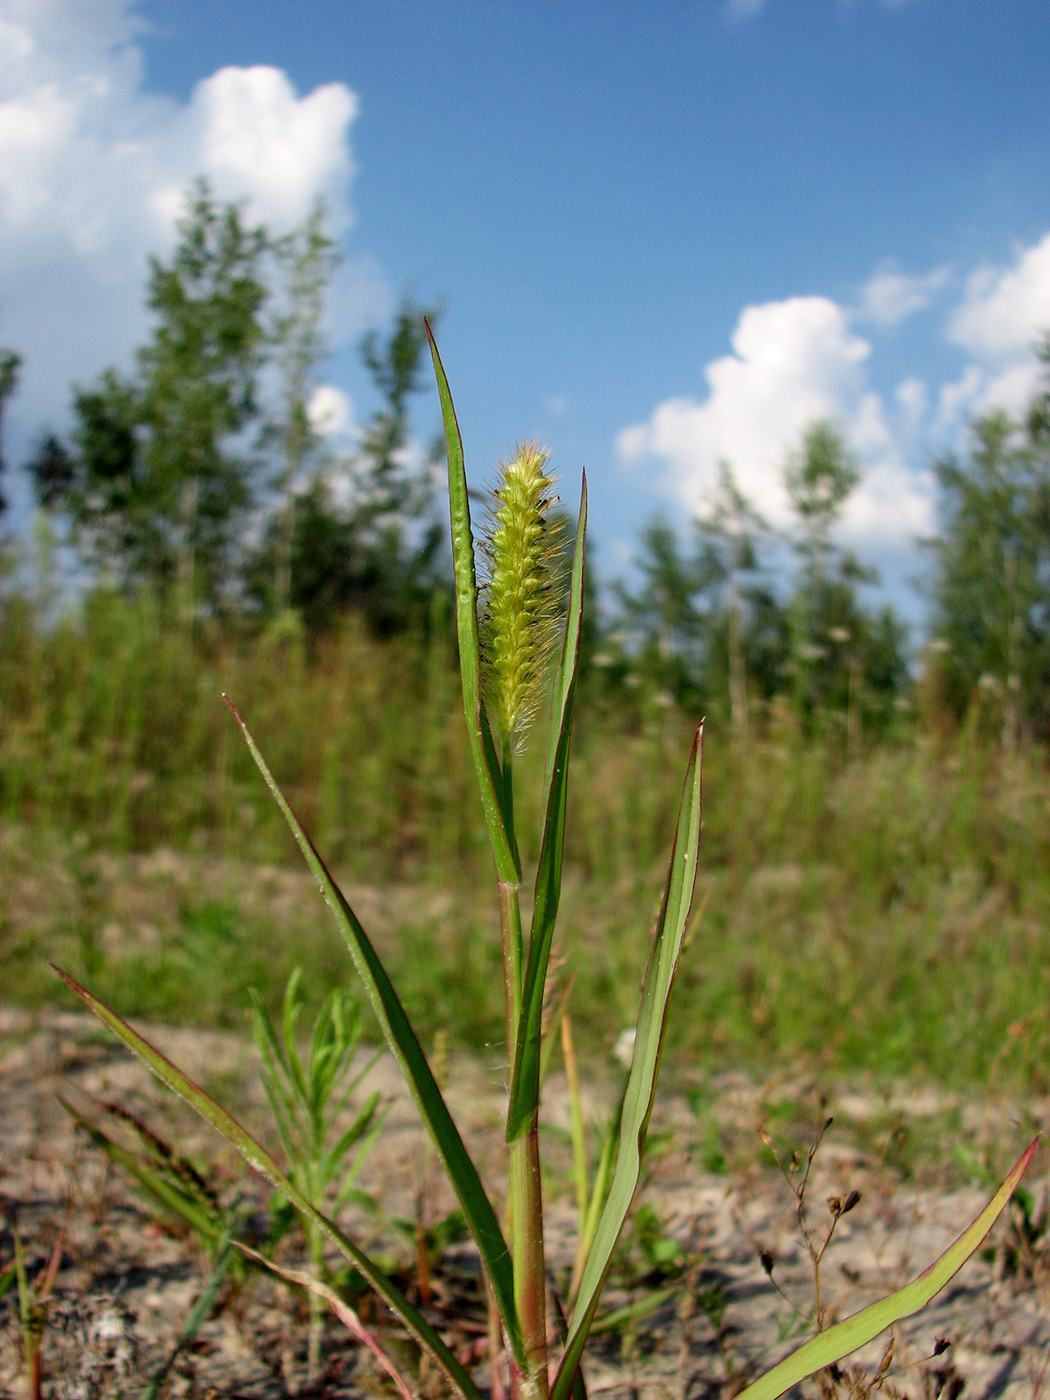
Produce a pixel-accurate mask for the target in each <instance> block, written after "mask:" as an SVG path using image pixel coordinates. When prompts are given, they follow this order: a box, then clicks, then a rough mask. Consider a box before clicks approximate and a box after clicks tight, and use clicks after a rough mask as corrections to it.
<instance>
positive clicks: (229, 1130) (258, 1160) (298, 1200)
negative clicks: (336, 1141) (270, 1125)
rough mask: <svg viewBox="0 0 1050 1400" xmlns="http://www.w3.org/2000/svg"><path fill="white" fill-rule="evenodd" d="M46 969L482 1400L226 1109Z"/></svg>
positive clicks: (434, 1339)
mask: <svg viewBox="0 0 1050 1400" xmlns="http://www.w3.org/2000/svg"><path fill="white" fill-rule="evenodd" d="M52 967H54V970H55V972H57V973H58V975H59V977H61V978H62V980H63V982H65V983H66V985H67V986H68V987H69V988H70V990H71V991H73V992H75V993H76V995H77V996H78V997H79V998H80V1000H81V1001H82V1002H83V1003H84V1005H85V1006H86V1007H87V1008H88V1010H89V1011H90V1012H92V1013H93V1015H95V1016H97V1017H98V1019H99V1020H100V1021H101V1022H102V1024H103V1025H104V1026H105V1027H106V1028H107V1030H109V1031H111V1032H112V1033H113V1035H115V1036H116V1038H117V1039H118V1040H119V1041H121V1043H122V1044H124V1045H126V1046H127V1048H128V1049H129V1050H130V1051H132V1053H133V1054H135V1055H137V1056H138V1057H139V1059H140V1060H142V1061H143V1063H144V1064H145V1065H146V1066H147V1068H148V1069H149V1070H150V1071H151V1072H152V1073H153V1074H154V1075H155V1076H156V1077H157V1078H158V1079H159V1080H160V1081H161V1083H162V1084H166V1085H167V1086H168V1088H169V1089H172V1090H173V1091H174V1092H175V1093H176V1094H178V1095H179V1097H180V1098H182V1099H184V1100H185V1101H186V1102H187V1103H188V1104H189V1105H190V1107H191V1108H192V1109H193V1110H194V1111H195V1112H196V1113H198V1114H199V1115H200V1117H201V1118H203V1119H204V1120H205V1122H207V1123H210V1124H211V1125H212V1127H213V1128H215V1129H217V1131H218V1132H219V1133H221V1134H222V1136H223V1137H224V1138H225V1139H226V1141H227V1142H229V1143H230V1144H231V1145H232V1146H233V1147H235V1148H236V1149H237V1151H238V1152H239V1153H240V1154H241V1156H242V1157H243V1158H244V1160H245V1161H246V1162H247V1163H248V1165H249V1166H250V1167H251V1168H252V1169H253V1170H254V1171H256V1172H258V1173H259V1175H260V1176H262V1177H264V1178H265V1179H266V1180H267V1181H268V1182H269V1183H270V1185H271V1186H273V1187H275V1188H276V1189H277V1190H278V1191H280V1192H281V1194H282V1195H283V1196H285V1197H286V1198H287V1199H288V1200H289V1201H290V1202H291V1203H292V1205H294V1206H295V1208H296V1210H298V1211H300V1212H301V1213H302V1214H303V1215H305V1216H308V1217H309V1218H310V1219H311V1220H313V1221H315V1222H316V1223H317V1224H318V1225H319V1226H320V1227H321V1229H322V1230H323V1231H324V1233H325V1235H326V1236H327V1237H328V1238H329V1239H330V1240H331V1241H332V1243H333V1244H334V1245H335V1246H336V1248H337V1249H339V1250H340V1252H341V1253H342V1254H344V1255H345V1256H346V1258H348V1259H349V1260H350V1261H351V1262H352V1263H354V1264H355V1265H356V1266H357V1267H358V1268H359V1269H360V1270H361V1273H362V1274H363V1275H364V1276H365V1278H366V1279H367V1280H368V1282H369V1283H370V1284H371V1285H372V1287H373V1288H374V1289H375V1290H376V1292H377V1293H378V1294H380V1296H381V1297H382V1298H384V1299H385V1300H386V1302H387V1303H388V1304H389V1306H390V1308H391V1309H392V1311H393V1312H395V1313H396V1314H397V1316H398V1317H399V1318H400V1319H401V1321H402V1322H403V1323H404V1324H405V1326H406V1327H407V1328H408V1329H409V1330H410V1331H411V1332H412V1333H413V1334H414V1336H415V1337H416V1339H417V1340H418V1341H419V1343H420V1344H421V1345H422V1346H424V1347H425V1348H426V1350H427V1351H429V1352H430V1354H431V1355H432V1356H433V1357H434V1359H435V1360H436V1361H437V1362H438V1364H439V1365H440V1366H441V1367H442V1369H443V1370H444V1371H445V1373H446V1375H447V1376H448V1377H449V1379H450V1380H451V1381H452V1382H453V1384H454V1385H455V1386H457V1388H458V1389H459V1390H460V1391H461V1392H462V1394H464V1395H465V1396H467V1397H469V1400H482V1396H481V1392H480V1391H479V1390H478V1388H477V1386H476V1385H475V1384H474V1382H473V1381H472V1380H471V1378H470V1376H469V1375H468V1373H467V1372H466V1370H465V1369H464V1368H463V1366H462V1365H461V1364H460V1362H459V1361H458V1360H457V1359H456V1357H455V1356H454V1355H453V1353H452V1352H451V1351H450V1350H449V1348H448V1347H447V1346H446V1345H445V1343H444V1342H443V1341H442V1339H441V1337H440V1336H439V1335H438V1334H437V1332H435V1331H434V1329H433V1327H431V1325H430V1323H429V1322H427V1320H426V1318H425V1317H423V1315H422V1314H421V1313H420V1312H419V1311H418V1310H417V1309H416V1308H415V1307H413V1305H412V1304H411V1303H410V1302H409V1301H408V1299H407V1298H406V1297H405V1296H404V1294H403V1293H402V1292H401V1291H400V1289H399V1288H398V1287H397V1285H396V1284H395V1283H393V1282H392V1280H391V1279H389V1278H387V1276H386V1274H385V1273H383V1271H382V1270H381V1269H380V1268H378V1267H377V1265H376V1264H374V1263H373V1261H372V1260H371V1259H370V1258H369V1257H368V1255H367V1254H365V1253H364V1251H363V1250H361V1249H359V1248H358V1246H357V1245H356V1244H354V1242H353V1240H351V1239H350V1238H349V1237H348V1236H346V1235H344V1234H343V1232H342V1231H341V1230H340V1229H339V1227H338V1226H337V1225H336V1224H334V1223H333V1222H332V1221H331V1220H329V1219H328V1217H327V1216H325V1215H323V1214H322V1213H321V1212H320V1211H319V1210H318V1209H317V1208H316V1206H314V1205H313V1203H312V1202H311V1201H309V1200H307V1198H306V1197H305V1196H304V1195H303V1194H302V1192H301V1191H299V1189H298V1187H296V1185H295V1183H294V1182H292V1181H291V1180H290V1179H289V1178H288V1177H287V1176H286V1175H285V1173H284V1172H282V1171H281V1169H280V1167H279V1166H278V1165H277V1163H276V1162H275V1161H274V1159H273V1158H272V1157H271V1156H270V1154H269V1153H268V1152H267V1151H266V1149H265V1147H263V1146H262V1145H261V1143H259V1142H257V1141H256V1140H255V1138H253V1137H252V1135H251V1134H250V1133H249V1132H248V1131H247V1129H246V1128H244V1127H242V1126H241V1124H240V1123H238V1121H237V1120H236V1118H234V1117H233V1116H232V1114H230V1113H227V1111H226V1109H224V1108H223V1107H222V1106H221V1105H220V1104H218V1103H216V1102H215V1100H214V1099H213V1098H211V1096H210V1095H209V1094H207V1093H206V1092H205V1091H204V1090H203V1089H202V1088H201V1087H200V1085H199V1084H195V1083H194V1082H193V1080H191V1079H189V1078H188V1077H187V1076H186V1075H185V1074H183V1072H182V1070H180V1069H179V1068H178V1067H177V1066H176V1065H174V1064H172V1062H171V1061H170V1060H169V1059H168V1058H167V1057H166V1056H165V1055H162V1054H161V1052H160V1051H159V1050H158V1049H157V1048H156V1047H155V1046H153V1045H151V1044H150V1042H149V1041H148V1040H146V1039H144V1038H143V1037H142V1036H141V1035H139V1033H138V1032H137V1031H135V1030H133V1029H132V1027H131V1026H129V1025H128V1023H127V1022H126V1021H123V1020H121V1018H120V1017H119V1016H118V1015H117V1014H116V1013H115V1012H113V1011H111V1010H110V1009H109V1007H108V1006H106V1004H105V1003H104V1002H101V1001H99V999H98V998H97V997H96V996H94V995H93V994H92V993H91V992H89V991H88V990H87V989H86V988H85V987H82V986H81V985H80V983H79V982H76V981H75V980H74V979H73V978H72V977H70V976H69V974H68V973H66V972H63V971H62V969H61V968H60V967H55V966H54V964H53V963H52Z"/></svg>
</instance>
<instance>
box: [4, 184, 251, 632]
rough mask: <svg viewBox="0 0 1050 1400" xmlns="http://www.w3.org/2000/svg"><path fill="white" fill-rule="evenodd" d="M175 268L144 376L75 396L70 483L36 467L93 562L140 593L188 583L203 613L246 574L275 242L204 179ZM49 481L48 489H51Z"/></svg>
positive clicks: (144, 356) (110, 376) (44, 462)
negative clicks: (267, 264) (242, 564)
mask: <svg viewBox="0 0 1050 1400" xmlns="http://www.w3.org/2000/svg"><path fill="white" fill-rule="evenodd" d="M178 227H179V241H178V244H177V246H176V249H175V252H174V255H173V257H172V259H171V261H170V263H163V262H161V261H160V260H159V259H157V258H152V259H151V261H150V278H149V291H148V305H149V308H150V310H151V311H152V312H153V313H154V318H155V326H154V331H153V335H152V338H151V339H150V341H149V342H148V343H147V344H146V345H145V346H143V347H142V349H140V351H139V352H138V356H137V370H136V374H135V375H134V376H133V377H125V376H122V375H120V374H119V373H117V371H115V370H112V369H111V370H107V371H106V372H105V373H104V374H103V375H102V377H101V379H100V380H99V382H98V383H97V384H96V385H95V386H94V387H93V388H91V389H88V390H77V391H76V394H75V397H74V405H73V407H74V415H75V419H76V427H75V429H74V432H73V449H74V450H73V451H72V452H71V453H70V454H69V455H70V463H71V466H70V470H69V472H68V473H65V474H63V473H62V472H56V471H55V466H56V461H57V458H56V454H55V452H54V448H53V444H51V443H50V440H49V439H45V442H46V443H48V444H49V445H48V453H47V455H46V456H39V455H38V457H37V458H35V459H34V461H33V462H32V463H31V464H30V469H31V472H32V474H33V476H34V478H35V479H36V481H37V483H38V495H39V497H40V499H41V501H44V499H45V497H46V499H47V500H48V503H49V504H50V505H52V506H61V508H62V509H63V510H64V512H65V513H66V514H67V515H68V517H69V521H70V524H71V528H72V533H73V537H74V541H75V542H76V544H77V545H78V546H79V547H80V549H81V550H82V552H83V553H84V555H85V556H86V558H87V559H88V560H89V562H91V563H92V564H94V565H95V566H97V567H100V568H103V569H105V570H106V571H108V572H110V573H111V574H112V575H113V576H114V577H115V578H116V579H117V581H118V582H120V583H122V584H125V585H130V584H135V583H138V582H140V581H143V580H149V581H151V582H153V583H154V584H156V585H157V586H158V587H160V588H161V589H163V590H167V589H170V588H171V587H172V586H174V585H176V584H177V585H178V587H179V591H180V595H181V597H182V599H183V601H184V603H185V605H186V606H187V608H188V609H190V610H195V609H197V608H198V607H201V606H204V607H210V608H214V607H217V606H220V605H221V604H222V603H223V602H224V601H225V600H226V599H227V598H228V596H229V594H230V593H231V592H232V591H233V590H234V588H235V585H236V580H237V576H238V566H239V557H240V548H241V544H242V529H243V525H244V522H245V520H246V518H247V516H248V513H249V510H250V507H251V506H252V504H253V503H254V501H255V499H256V495H257V490H258V486H257V483H256V482H255V481H254V480H253V476H254V475H255V473H256V468H257V463H258V459H257V457H256V455H255V454H254V453H253V450H252V444H251V442H250V441H249V440H248V430H249V429H250V427H251V426H252V424H253V421H254V420H255V417H256V413H257V404H256V388H257V379H258V374H259V369H260V365H261V362H262V357H263V353H264V350H265V329H264V326H263V323H262V319H261V313H262V308H263V305H264V302H265V300H266V295H267V289H266V286H265V284H264V282H263V280H262V259H263V256H264V253H265V251H266V248H267V243H268V239H267V235H266V232H265V230H264V229H262V228H247V227H245V225H244V223H243V221H242V218H241V213H240V211H239V209H238V207H237V206H236V205H233V204H229V205H224V206H219V205H217V204H215V202H214V201H213V200H212V197H211V195H210V193H209V190H208V187H207V185H206V184H205V183H204V182H203V181H201V182H200V183H198V184H197V186H195V188H194V190H193V191H192V193H191V195H190V198H189V200H188V204H187V209H186V213H185V214H184V216H183V217H182V219H181V220H180V222H179V226H178ZM45 484H46V489H45Z"/></svg>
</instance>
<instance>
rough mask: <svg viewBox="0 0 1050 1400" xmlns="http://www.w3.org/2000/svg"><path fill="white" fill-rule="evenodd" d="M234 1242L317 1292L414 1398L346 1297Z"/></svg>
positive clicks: (407, 1399)
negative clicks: (341, 1296)
mask: <svg viewBox="0 0 1050 1400" xmlns="http://www.w3.org/2000/svg"><path fill="white" fill-rule="evenodd" d="M235 1243H236V1245H237V1248H238V1249H239V1250H240V1251H241V1253H242V1254H244V1255H247V1257H248V1258H249V1259H251V1260H253V1261H254V1262H255V1263H257V1264H261V1265H262V1267H263V1268H266V1269H269V1270H270V1271H271V1273H275V1274H276V1275H277V1276H278V1277H279V1278H283V1279H285V1280H286V1281H287V1282H288V1283H294V1284H296V1285H297V1287H299V1288H305V1289H306V1290H307V1292H309V1293H313V1294H316V1296H317V1297H318V1298H323V1299H324V1300H325V1302H326V1303H329V1304H330V1305H331V1308H332V1311H333V1312H334V1313H335V1315H336V1317H338V1319H339V1321H340V1322H341V1323H342V1324H343V1326H344V1327H348V1328H349V1329H350V1331H351V1332H352V1333H353V1334H354V1336H355V1337H356V1338H357V1340H358V1341H359V1342H362V1343H363V1344H364V1345H365V1346H366V1347H367V1348H368V1350H369V1351H370V1352H371V1353H372V1355H373V1356H374V1357H375V1359H376V1361H377V1362H378V1363H379V1365H380V1366H381V1367H382V1368H383V1370H384V1371H385V1372H386V1373H387V1375H388V1376H389V1377H390V1379H391V1380H392V1381H393V1382H394V1384H395V1385H396V1386H397V1388H398V1390H399V1391H400V1392H401V1394H402V1396H404V1400H416V1396H414V1395H413V1394H412V1391H411V1390H410V1389H409V1387H408V1382H407V1381H406V1380H405V1378H404V1376H402V1374H401V1372H400V1371H399V1370H398V1369H397V1367H396V1366H395V1365H394V1363H393V1362H392V1361H391V1360H390V1358H389V1356H387V1354H386V1352H385V1351H384V1350H383V1348H382V1347H381V1346H380V1345H379V1343H378V1342H377V1341H376V1339H375V1337H373V1336H372V1334H371V1332H369V1330H368V1328H367V1327H366V1326H365V1325H364V1323H363V1322H362V1321H361V1319H360V1318H359V1317H358V1315H357V1313H356V1312H355V1311H354V1309H353V1308H352V1307H351V1306H350V1304H349V1303H347V1302H346V1301H345V1299H343V1298H340V1296H339V1294H338V1293H337V1292H336V1291H335V1289H334V1288H329V1287H328V1286H327V1284H324V1283H322V1282H321V1281H320V1280H319V1279H315V1278H314V1277H313V1276H312V1275H310V1274H305V1273H303V1272H302V1270H301V1269H286V1268H283V1267H282V1266H281V1265H280V1264H275V1263H274V1261H273V1260H272V1259H268V1258H267V1257H266V1255H265V1254H260V1253H259V1252H258V1251H257V1250H254V1249H251V1248H250V1247H249V1246H248V1245H246V1244H241V1243H240V1241H235Z"/></svg>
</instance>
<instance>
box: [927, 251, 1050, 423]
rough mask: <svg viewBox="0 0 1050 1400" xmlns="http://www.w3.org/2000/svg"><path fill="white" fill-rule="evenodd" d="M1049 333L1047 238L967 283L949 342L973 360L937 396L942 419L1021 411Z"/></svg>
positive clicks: (1038, 370)
mask: <svg viewBox="0 0 1050 1400" xmlns="http://www.w3.org/2000/svg"><path fill="white" fill-rule="evenodd" d="M1047 331H1050V233H1047V234H1045V235H1044V236H1043V238H1041V239H1040V241H1039V242H1038V243H1036V244H1034V245H1033V246H1032V247H1029V248H1021V249H1018V250H1017V253H1016V255H1015V257H1014V260H1013V262H1012V263H1010V264H1008V265H1007V266H1005V267H996V266H985V267H980V268H978V269H977V270H976V271H975V272H973V273H971V275H970V276H969V278H967V281H966V287H965V292H964V296H963V300H962V303H961V305H960V306H959V307H958V308H957V310H956V311H955V313H954V315H953V316H952V318H951V320H950V322H949V326H948V338H949V340H950V341H951V342H952V343H953V344H955V345H959V346H961V347H962V348H963V349H964V350H966V351H967V352H968V353H969V354H970V355H972V356H973V360H974V363H973V364H971V365H970V366H968V367H967V369H966V371H965V372H964V374H963V375H962V377H961V378H960V380H959V381H958V382H957V383H956V384H954V385H948V386H946V387H945V390H944V391H943V394H942V417H943V418H945V419H947V418H948V416H949V415H950V413H952V412H955V413H956V414H957V413H958V412H960V411H965V412H967V413H980V412H984V411H985V410H987V409H990V408H1005V409H1006V410H1007V411H1008V412H1011V413H1019V412H1021V411H1022V410H1023V409H1024V407H1025V405H1026V404H1027V402H1028V400H1029V399H1030V398H1031V396H1032V394H1033V392H1034V391H1035V389H1036V387H1037V385H1038V383H1039V380H1040V377H1041V375H1042V373H1043V367H1042V366H1041V365H1040V364H1039V362H1038V360H1037V359H1036V358H1035V356H1034V355H1033V353H1032V351H1033V348H1034V347H1035V346H1036V345H1037V344H1038V343H1039V342H1040V341H1041V339H1042V337H1043V335H1044V334H1045V333H1046V332H1047Z"/></svg>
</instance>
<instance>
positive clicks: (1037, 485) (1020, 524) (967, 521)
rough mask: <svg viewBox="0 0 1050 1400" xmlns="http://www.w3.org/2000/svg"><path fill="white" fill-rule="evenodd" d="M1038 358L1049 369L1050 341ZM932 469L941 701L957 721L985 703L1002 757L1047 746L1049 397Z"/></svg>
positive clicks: (985, 426)
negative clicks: (993, 716) (1040, 743)
mask: <svg viewBox="0 0 1050 1400" xmlns="http://www.w3.org/2000/svg"><path fill="white" fill-rule="evenodd" d="M1040 357H1041V358H1042V359H1043V361H1044V362H1045V363H1046V364H1048V365H1050V341H1048V342H1047V343H1045V344H1044V346H1043V347H1042V349H1041V351H1040ZM934 465H935V471H936V474H937V482H938V486H939V488H940V524H941V529H940V534H939V536H938V537H937V538H936V539H933V540H928V541H927V542H926V543H927V546H928V548H929V549H930V550H931V552H932V553H933V556H934V580H933V619H932V621H933V635H934V637H935V638H936V639H937V640H938V642H939V643H940V646H939V669H940V673H941V676H942V678H943V686H944V690H945V699H946V700H947V702H948V704H949V705H950V706H951V707H952V708H953V709H954V710H955V712H956V713H957V714H958V715H962V714H964V713H965V711H966V710H967V708H968V707H969V706H970V705H971V703H972V702H973V701H974V699H975V697H976V696H978V695H979V694H981V695H983V696H984V697H985V703H987V699H989V698H990V699H992V700H994V702H995V705H996V710H997V713H998V716H999V721H1000V737H1001V740H1002V743H1003V745H1004V747H1006V748H1008V749H1009V748H1012V747H1014V746H1016V744H1017V743H1018V742H1020V740H1021V739H1022V738H1023V737H1025V736H1033V737H1038V738H1040V739H1043V740H1046V739H1050V707H1048V705H1047V700H1046V696H1047V694H1048V693H1050V394H1048V392H1047V391H1046V390H1044V391H1042V392H1041V393H1040V394H1038V395H1037V396H1036V397H1035V398H1034V399H1033V400H1032V402H1031V404H1030V405H1029V408H1028V411H1027V413H1026V414H1025V416H1024V418H1023V420H1021V421H1019V420H1017V419H1015V418H1013V417H1011V416H1010V415H1009V414H1007V413H1004V412H1001V411H996V412H993V413H989V414H986V415H984V416H983V417H981V418H978V419H977V420H976V421H975V422H974V423H973V424H972V426H971V429H970V441H969V446H968V449H967V451H966V453H965V454H964V455H963V456H961V457H960V456H956V455H955V454H948V455H946V456H944V457H942V458H941V459H940V460H939V461H938V462H936V463H935V464H934Z"/></svg>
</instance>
